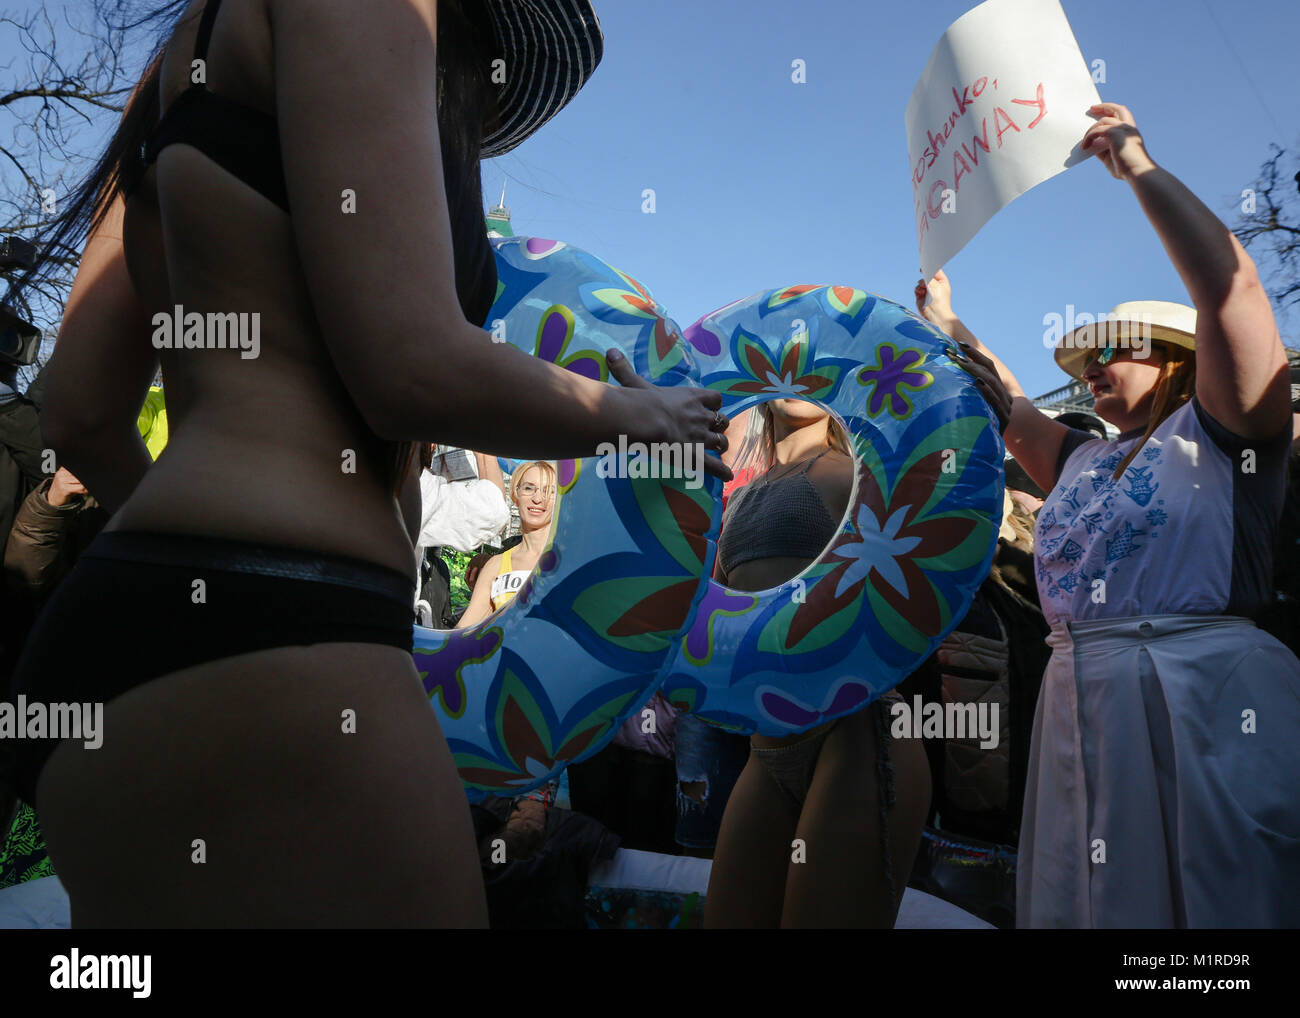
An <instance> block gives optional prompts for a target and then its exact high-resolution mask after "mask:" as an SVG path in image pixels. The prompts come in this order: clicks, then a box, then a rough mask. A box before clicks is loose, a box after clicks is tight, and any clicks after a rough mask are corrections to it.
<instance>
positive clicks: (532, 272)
mask: <svg viewBox="0 0 1300 1018" xmlns="http://www.w3.org/2000/svg"><path fill="white" fill-rule="evenodd" d="M493 246H494V248H495V250H496V256H497V275H498V284H497V299H496V302H495V304H494V305H493V307H492V310H491V312H489V315H488V325H487V328H488V330H489V332H491V333H492V336H493V338H494V339H497V340H499V341H503V342H508V343H510V344H511V345H514V346H517V347H518V348H520V349H522V350H524V351H525V352H527V353H530V354H533V355H534V356H537V357H542V358H545V359H546V360H549V361H552V362H553V363H555V364H559V365H560V366H561V367H564V368H566V369H567V370H569V371H575V372H577V373H579V374H582V375H586V376H587V377H588V378H594V379H601V380H606V381H607V380H608V379H609V371H608V368H607V366H606V363H605V353H606V351H607V350H608V349H610V348H611V347H618V348H619V349H620V350H621V351H622V352H623V354H624V355H625V356H626V357H627V358H628V360H629V362H630V363H631V364H632V365H633V367H634V368H635V369H636V370H637V372H638V373H639V374H641V375H642V376H644V377H646V378H648V379H650V380H651V381H653V382H656V383H658V384H661V385H681V384H687V383H688V382H691V381H693V380H694V377H695V371H694V365H693V362H692V359H691V355H690V350H689V348H688V347H687V346H686V344H685V343H683V342H682V340H681V333H680V330H679V329H678V327H677V326H676V325H675V324H674V323H673V322H672V321H671V320H670V319H669V318H668V317H667V316H666V314H665V313H664V311H663V309H662V308H660V307H659V305H658V304H657V303H656V302H655V301H654V298H653V297H651V295H650V294H649V292H648V291H647V290H646V289H645V288H644V287H643V286H642V285H641V284H640V283H638V282H637V281H636V280H634V279H632V278H631V277H630V276H627V275H625V274H623V273H621V272H619V271H618V270H617V269H614V268H612V267H611V266H609V265H607V264H605V263H604V262H602V261H601V260H600V259H598V258H595V257H593V256H591V255H589V254H587V253H585V252H583V251H580V250H578V249H576V248H572V247H568V246H567V245H565V244H563V243H560V242H557V241H549V240H538V239H534V238H528V237H510V238H505V239H498V240H494V241H493ZM599 462H600V461H599V460H595V459H591V460H583V461H576V460H562V461H560V462H559V463H558V464H557V465H556V466H557V478H556V485H557V488H558V491H559V495H560V498H559V503H558V505H557V511H556V513H555V515H554V519H553V520H552V524H551V525H552V531H551V533H552V543H551V546H550V548H549V549H548V550H547V551H546V552H545V553H544V554H543V555H542V558H541V560H540V562H539V563H538V566H537V568H536V569H535V570H534V571H533V574H532V576H531V577H530V578H529V579H528V580H527V581H526V582H525V584H524V586H523V588H522V589H521V590H520V591H519V594H518V596H517V597H515V598H514V599H513V600H512V601H511V602H510V603H509V604H507V605H505V606H504V607H503V608H502V609H501V610H500V611H498V612H496V613H494V614H493V615H491V616H489V617H488V618H487V619H485V620H484V621H483V622H482V623H480V624H479V625H477V626H474V627H472V628H469V629H464V630H457V631H437V630H430V629H423V628H420V627H416V630H415V664H416V670H417V671H418V672H419V673H420V676H421V680H422V681H423V683H424V687H425V690H426V692H427V693H428V694H429V697H430V700H431V701H432V703H433V705H434V709H435V711H436V712H437V714H438V720H439V722H440V724H441V725H442V729H443V733H444V734H445V735H446V737H447V742H448V745H449V746H450V748H451V751H452V755H453V757H454V759H455V762H456V766H457V768H458V769H459V771H460V776H461V780H462V781H463V782H464V784H465V786H466V789H467V791H468V793H469V795H470V798H471V799H477V798H481V797H482V796H483V795H484V794H487V793H495V794H511V795H513V794H519V793H522V792H525V791H528V790H529V789H531V788H535V787H537V786H538V785H540V784H542V783H544V782H545V781H547V780H548V779H550V778H552V777H555V776H557V775H558V774H559V772H560V771H561V770H562V769H563V767H564V766H565V764H567V763H570V762H572V761H574V760H578V759H581V758H583V757H584V756H589V755H591V754H592V753H594V752H596V751H597V750H598V749H599V748H600V747H601V746H603V745H604V744H605V743H606V742H608V741H609V740H610V739H612V738H613V736H614V734H615V733H616V732H617V731H618V728H619V726H620V725H621V724H622V723H623V721H624V720H625V719H626V718H627V717H628V716H629V715H631V714H632V713H633V712H634V711H636V710H638V709H640V708H641V707H642V705H644V704H645V703H646V702H647V701H648V700H649V699H650V697H651V695H652V694H653V693H654V691H655V689H656V688H658V686H659V683H660V680H661V678H662V675H663V665H664V662H665V661H666V660H667V657H668V653H669V651H670V650H671V649H672V647H673V645H674V644H675V642H676V639H677V637H678V635H679V633H680V631H681V628H682V625H683V622H684V621H686V620H688V619H692V618H693V617H694V614H695V606H696V603H697V602H698V600H699V597H700V596H701V594H702V593H703V588H702V585H701V579H702V577H703V576H704V575H705V572H706V570H707V569H708V568H709V563H710V562H711V554H712V548H713V539H714V537H715V536H716V533H717V512H716V508H715V502H716V498H715V496H716V494H717V493H718V491H719V490H720V487H721V485H720V483H719V482H718V481H717V480H716V479H714V478H709V479H708V480H707V481H706V482H705V483H703V484H702V485H700V486H692V482H691V479H690V478H681V477H679V478H676V479H674V478H666V477H663V478H661V477H639V476H632V477H627V476H623V477H611V478H607V479H602V478H598V477H596V476H595V474H596V465H597V464H598V463H599ZM642 466H644V463H643V464H642ZM625 472H626V473H629V474H637V473H640V472H642V471H641V470H640V469H636V468H630V469H628V470H627V471H625ZM654 472H655V473H657V472H658V471H657V470H656V471H654ZM578 485H580V486H581V487H580V488H579V489H578V490H577V491H576V492H575V486H578Z"/></svg>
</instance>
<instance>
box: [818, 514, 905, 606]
mask: <svg viewBox="0 0 1300 1018" xmlns="http://www.w3.org/2000/svg"><path fill="white" fill-rule="evenodd" d="M911 508H912V507H911V506H910V505H905V506H903V507H902V508H901V509H899V510H897V511H896V512H895V513H894V514H893V515H892V516H890V517H889V519H888V520H886V521H885V525H884V526H883V527H882V526H881V525H880V521H879V520H877V519H876V514H875V513H874V512H872V511H871V508H870V506H865V505H864V506H859V507H858V515H857V520H856V522H857V525H858V533H859V534H861V535H862V540H860V541H853V542H851V543H848V544H842V545H840V546H839V547H838V548H836V549H835V554H836V556H837V557H839V558H841V559H848V560H850V561H849V567H848V568H847V569H845V570H844V572H843V573H842V574H841V575H840V582H839V583H838V584H837V585H836V587H835V596H836V597H841V596H843V594H844V591H846V590H848V589H850V588H851V587H852V586H853V585H854V584H855V583H857V582H858V581H859V580H865V579H866V578H867V577H868V576H870V575H871V570H873V569H874V570H876V572H878V573H880V576H881V578H882V579H883V580H884V581H885V582H886V583H888V584H889V585H890V586H891V587H893V588H894V589H895V590H896V591H898V592H899V593H900V594H902V595H903V596H904V597H906V596H907V579H906V578H905V577H904V576H903V570H902V569H901V568H899V565H898V561H897V560H898V559H900V558H904V557H906V556H907V554H908V553H909V552H910V551H912V549H914V548H915V547H916V546H917V545H918V544H920V543H921V539H920V538H919V537H901V538H900V537H898V536H897V535H898V531H899V528H900V527H902V525H903V520H905V519H906V518H907V514H908V512H909V511H910V510H911Z"/></svg>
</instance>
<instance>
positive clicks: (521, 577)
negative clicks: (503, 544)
mask: <svg viewBox="0 0 1300 1018" xmlns="http://www.w3.org/2000/svg"><path fill="white" fill-rule="evenodd" d="M510 501H512V502H513V503H514V504H515V505H516V506H518V507H519V530H520V533H521V534H522V537H523V539H522V540H521V541H520V542H519V544H517V545H516V546H515V547H513V548H507V549H506V550H505V551H503V552H502V553H501V554H500V555H493V556H492V558H490V559H488V561H487V565H485V566H484V567H483V569H482V570H481V571H480V572H479V574H478V579H477V580H476V581H475V583H474V592H473V594H472V595H470V601H469V607H468V608H466V609H465V614H464V615H462V616H461V619H460V621H459V622H458V623H457V624H456V628H457V629H467V628H469V627H470V626H476V625H478V624H479V623H480V622H482V621H483V620H484V619H485V618H487V617H488V616H489V615H491V614H492V613H493V612H495V611H499V610H500V609H502V608H504V607H505V606H506V605H507V604H509V603H510V602H511V601H513V600H514V598H515V595H516V594H518V593H519V588H520V587H522V586H523V585H524V581H525V580H527V579H528V577H529V574H531V573H532V571H533V568H534V567H535V566H536V565H537V560H538V559H539V558H541V557H542V552H544V551H546V546H547V544H548V543H549V542H550V539H551V521H552V520H553V519H554V518H555V507H556V493H555V467H553V466H552V465H551V464H550V463H547V462H546V461H545V460H535V461H533V462H531V463H525V464H523V465H521V466H520V467H519V469H518V470H516V471H515V473H514V476H512V477H511V479H510Z"/></svg>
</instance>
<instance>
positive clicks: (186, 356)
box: [110, 0, 413, 574]
mask: <svg viewBox="0 0 1300 1018" xmlns="http://www.w3.org/2000/svg"><path fill="white" fill-rule="evenodd" d="M267 3H268V0H224V2H223V3H222V4H221V9H220V12H219V15H218V16H217V18H216V22H215V26H214V29H213V33H212V38H211V44H210V48H209V51H208V57H207V60H206V66H205V68H204V70H205V72H206V77H207V86H208V88H209V89H210V90H211V91H212V92H215V93H217V94H219V95H221V96H223V97H226V98H229V99H232V100H235V101H237V102H239V103H242V104H244V105H246V106H249V107H252V108H254V109H258V110H262V111H265V112H267V113H271V114H274V113H275V110H276V96H275V74H274V55H273V46H272V35H271V28H270V21H269V17H268V11H267ZM202 10H203V0H196V2H195V3H193V4H191V5H190V7H189V9H188V10H187V11H186V12H185V14H184V15H183V16H182V18H181V20H180V22H179V24H178V27H177V30H176V32H175V34H174V36H173V38H172V39H171V41H170V43H169V45H168V48H167V52H166V55H165V58H164V63H163V67H162V77H161V87H160V91H161V94H160V102H161V108H162V110H163V111H164V112H165V111H166V110H167V109H168V108H169V107H170V105H171V104H172V103H173V102H174V101H175V99H176V97H177V96H179V95H180V94H181V93H182V92H184V91H185V89H186V88H188V87H189V85H190V84H191V77H190V75H191V60H192V58H193V54H194V46H195V37H196V33H197V29H198V23H199V17H200V15H201V14H202ZM341 205H342V199H341V198H340V206H339V208H340V211H339V214H340V215H343V214H344V213H343V211H342V207H341ZM123 234H124V236H123V242H124V248H125V252H126V260H127V265H128V267H129V270H130V275H131V279H132V282H133V284H134V286H135V289H136V291H137V294H138V296H139V298H140V301H141V303H142V304H143V305H144V307H145V308H146V309H147V311H148V313H149V315H150V316H153V315H154V314H156V313H157V312H166V313H169V314H170V313H172V312H173V311H174V309H175V307H176V306H177V305H179V306H181V307H182V308H183V309H184V311H185V312H187V313H188V312H199V313H202V314H208V313H217V314H228V313H235V314H247V315H248V316H249V318H248V319H246V321H248V322H249V323H250V327H251V316H252V315H253V314H257V315H258V316H259V321H258V336H259V344H258V350H257V356H256V357H252V358H249V357H246V356H243V354H244V353H246V352H248V351H241V350H239V349H180V350H176V349H162V350H160V351H159V357H160V361H161V365H162V369H163V375H164V381H165V385H166V395H167V410H168V416H169V419H170V422H171V440H170V443H169V445H168V447H167V449H166V450H165V452H164V454H163V455H162V456H161V457H160V458H159V460H158V462H157V463H156V464H155V465H154V466H153V467H152V468H151V469H150V470H149V471H148V472H147V473H146V475H145V477H144V479H143V481H141V483H140V485H139V486H138V488H137V489H136V490H135V492H134V494H133V495H132V496H131V498H130V499H129V500H128V501H127V503H126V504H125V505H124V506H123V507H122V509H121V510H120V512H119V513H118V514H117V516H116V517H115V518H114V520H113V521H112V523H111V524H110V529H123V530H143V531H164V532H185V533H203V534H210V535H215V536H221V537H231V538H237V539H246V540H253V541H264V542H267V543H272V544H283V545H290V546H299V547H304V546H306V547H314V548H319V549H321V550H322V551H327V552H332V553H336V554H342V555H350V556H354V557H357V558H362V559H366V560H370V561H373V562H378V563H380V564H383V565H386V566H389V567H390V568H393V569H397V570H400V571H402V572H404V573H407V574H411V573H413V553H412V549H411V545H410V540H409V537H408V535H407V533H406V531H405V528H404V526H403V524H402V520H401V516H400V513H399V510H398V505H397V501H396V499H395V498H394V497H393V495H392V493H391V491H390V490H389V487H388V483H387V478H386V476H385V474H386V467H387V463H386V456H387V450H388V448H389V447H388V446H386V445H385V444H384V443H382V442H381V441H380V440H379V439H377V438H376V436H375V435H374V434H373V433H372V432H371V431H370V430H369V429H368V428H367V426H366V424H365V422H364V421H363V419H362V417H361V414H360V413H359V411H358V410H357V408H356V406H355V404H354V403H353V401H352V399H351V398H350V397H349V395H348V393H347V391H346V389H345V388H344V385H343V383H342V381H341V380H340V378H339V375H338V373H337V371H336V370H335V367H334V365H333V362H332V361H331V358H330V355H329V352H328V350H327V348H326V346H325V343H324V341H323V339H322V336H321V331H320V328H319V326H318V324H317V318H316V314H315V312H314V310H313V307H312V303H311V300H310V298H309V295H308V292H307V285H306V281H305V278H304V275H303V271H302V267H301V263H300V259H299V255H298V249H297V243H296V240H295V235H294V232H293V229H292V223H291V220H290V218H289V216H288V215H287V214H286V213H285V212H284V211H283V210H282V209H280V208H279V207H278V206H277V205H275V204H274V203H273V202H271V201H270V200H268V199H267V198H265V197H264V196H263V195H261V194H260V193H258V192H257V191H255V190H254V189H253V188H252V187H250V186H249V185H248V184H246V183H244V182H243V181H241V180H240V179H238V178H237V177H235V176H234V175H232V174H231V173H230V172H228V171H227V170H225V169H224V168H222V167H221V166H219V165H218V164H217V163H215V162H213V161H212V160H211V159H210V158H208V157H207V156H206V155H204V154H203V153H201V152H200V151H198V150H197V149H195V148H193V147H190V146H187V145H184V144H173V145H170V146H168V147H167V148H166V149H164V150H163V151H162V152H161V153H160V155H159V157H158V160H157V163H156V165H154V166H152V167H150V169H149V170H148V172H147V174H146V175H145V176H144V178H143V180H142V182H141V184H140V186H139V188H138V189H137V190H136V191H135V192H134V193H133V195H132V196H131V198H130V200H129V201H128V203H127V205H126V212H125V220H124V226H123ZM356 256H357V258H358V259H360V258H364V257H365V256H366V253H365V252H364V251H358V252H357V253H356ZM375 299H376V301H381V300H382V299H383V295H382V294H376V295H375ZM140 342H142V343H146V342H147V343H152V342H153V335H152V334H150V335H142V336H141V337H140Z"/></svg>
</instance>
